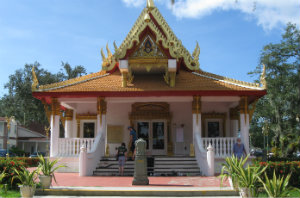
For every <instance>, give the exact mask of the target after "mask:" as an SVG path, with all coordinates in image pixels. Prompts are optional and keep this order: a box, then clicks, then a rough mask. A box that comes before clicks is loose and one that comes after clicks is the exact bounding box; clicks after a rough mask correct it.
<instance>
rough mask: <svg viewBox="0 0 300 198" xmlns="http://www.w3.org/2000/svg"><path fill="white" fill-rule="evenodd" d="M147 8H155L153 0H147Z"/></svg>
mask: <svg viewBox="0 0 300 198" xmlns="http://www.w3.org/2000/svg"><path fill="white" fill-rule="evenodd" d="M147 8H148V10H150V11H151V10H152V9H153V8H155V5H154V2H153V0H147Z"/></svg>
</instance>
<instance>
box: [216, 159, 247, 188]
mask: <svg viewBox="0 0 300 198" xmlns="http://www.w3.org/2000/svg"><path fill="white" fill-rule="evenodd" d="M248 157H249V156H247V157H246V158H245V159H243V158H241V159H238V158H237V157H236V156H234V155H232V156H231V157H227V158H225V163H222V170H221V174H220V178H221V186H222V185H223V182H224V181H225V180H227V179H228V178H229V177H230V178H231V180H232V183H233V186H234V187H237V186H238V174H239V173H238V170H239V169H240V168H243V167H244V164H245V163H246V161H247V159H248Z"/></svg>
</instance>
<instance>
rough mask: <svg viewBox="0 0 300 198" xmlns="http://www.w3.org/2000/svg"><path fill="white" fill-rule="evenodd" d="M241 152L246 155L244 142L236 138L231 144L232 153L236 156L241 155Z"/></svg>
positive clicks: (239, 156)
mask: <svg viewBox="0 0 300 198" xmlns="http://www.w3.org/2000/svg"><path fill="white" fill-rule="evenodd" d="M243 154H245V155H247V153H246V149H245V146H244V144H243V143H242V141H241V138H237V139H236V143H235V144H234V145H233V155H234V156H236V157H237V158H239V159H240V158H241V157H243Z"/></svg>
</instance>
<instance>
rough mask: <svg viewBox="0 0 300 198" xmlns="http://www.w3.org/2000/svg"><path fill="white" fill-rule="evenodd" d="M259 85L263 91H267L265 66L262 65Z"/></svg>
mask: <svg viewBox="0 0 300 198" xmlns="http://www.w3.org/2000/svg"><path fill="white" fill-rule="evenodd" d="M260 84H261V85H262V87H263V88H264V89H267V81H266V65H265V64H263V71H262V73H261V76H260Z"/></svg>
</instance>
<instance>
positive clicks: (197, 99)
mask: <svg viewBox="0 0 300 198" xmlns="http://www.w3.org/2000/svg"><path fill="white" fill-rule="evenodd" d="M192 110H193V114H200V113H201V96H193V103H192Z"/></svg>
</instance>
